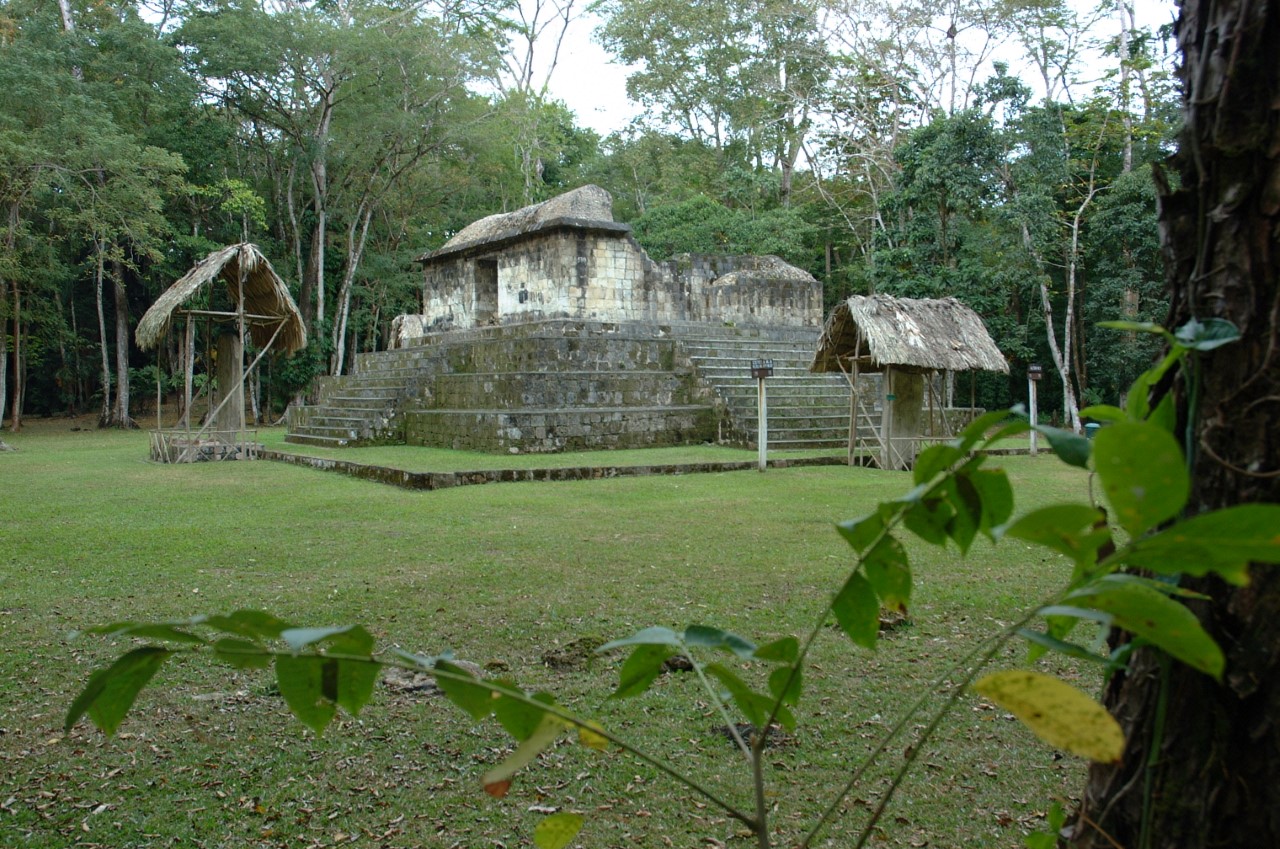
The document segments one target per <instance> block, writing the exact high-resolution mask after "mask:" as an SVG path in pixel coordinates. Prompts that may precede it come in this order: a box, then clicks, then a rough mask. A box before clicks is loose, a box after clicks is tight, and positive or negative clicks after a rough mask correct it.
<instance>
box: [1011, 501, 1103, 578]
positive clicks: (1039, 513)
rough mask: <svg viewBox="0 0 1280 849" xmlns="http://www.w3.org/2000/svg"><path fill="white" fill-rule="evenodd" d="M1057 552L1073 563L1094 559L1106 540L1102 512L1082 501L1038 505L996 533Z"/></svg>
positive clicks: (1093, 561)
mask: <svg viewBox="0 0 1280 849" xmlns="http://www.w3.org/2000/svg"><path fill="white" fill-rule="evenodd" d="M999 535H1002V536H1007V537H1013V538H1014V539H1020V540H1025V541H1026V542H1030V543H1034V544H1036V545H1042V546H1044V547H1046V548H1051V549H1053V550H1054V551H1058V552H1061V553H1062V554H1065V555H1066V556H1067V557H1070V558H1071V559H1072V561H1074V562H1076V563H1083V564H1088V565H1092V564H1094V563H1095V562H1097V555H1098V549H1099V548H1101V547H1102V546H1103V545H1104V544H1105V543H1106V541H1107V540H1108V539H1110V538H1111V532H1110V531H1109V530H1107V527H1106V523H1105V521H1104V518H1103V515H1102V511H1101V510H1098V509H1097V508H1096V507H1089V506H1088V505H1085V504H1055V505H1053V506H1052V507H1041V508H1040V509H1039V510H1032V511H1031V512H1030V513H1028V514H1026V515H1025V516H1022V517H1021V518H1019V519H1018V520H1016V521H1015V522H1014V523H1013V524H1011V525H1006V526H1005V527H1004V528H1003V530H1002V531H1001V532H1000V533H999V534H998V536H999Z"/></svg>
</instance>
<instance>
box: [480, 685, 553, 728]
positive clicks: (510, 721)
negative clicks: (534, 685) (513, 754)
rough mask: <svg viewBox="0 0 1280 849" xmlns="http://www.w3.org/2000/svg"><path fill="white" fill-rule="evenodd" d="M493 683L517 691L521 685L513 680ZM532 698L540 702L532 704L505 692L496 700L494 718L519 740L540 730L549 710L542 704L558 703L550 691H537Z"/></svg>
mask: <svg viewBox="0 0 1280 849" xmlns="http://www.w3.org/2000/svg"><path fill="white" fill-rule="evenodd" d="M493 684H494V686H495V687H501V688H503V689H509V690H513V691H515V692H519V691H520V690H519V687H517V686H516V684H515V683H514V682H511V681H505V680H503V681H495V682H493ZM532 699H533V701H534V702H537V703H538V704H530V703H529V702H528V701H525V700H523V699H517V698H515V697H513V696H508V695H505V694H504V695H500V696H499V697H498V698H497V699H495V700H494V704H493V716H494V718H495V719H497V720H498V722H499V724H501V725H502V727H503V728H505V729H506V731H507V733H508V734H510V735H511V736H512V737H514V738H515V739H516V741H517V742H524V741H525V740H528V739H529V738H530V737H531V736H533V733H534V732H535V731H537V730H538V726H539V725H541V724H542V718H543V717H544V716H546V715H547V710H546V708H545V707H540V705H554V704H555V703H556V700H555V699H554V698H552V697H551V695H550V694H549V693H536V694H535V695H534V696H532Z"/></svg>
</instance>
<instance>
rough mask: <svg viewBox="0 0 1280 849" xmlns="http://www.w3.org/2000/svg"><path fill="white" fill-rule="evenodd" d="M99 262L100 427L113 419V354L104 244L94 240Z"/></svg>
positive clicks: (96, 286)
mask: <svg viewBox="0 0 1280 849" xmlns="http://www.w3.org/2000/svg"><path fill="white" fill-rule="evenodd" d="M94 249H95V251H96V252H97V255H98V256H97V262H96V263H95V265H94V270H93V283H94V296H95V301H96V303H97V307H98V350H99V351H100V352H101V354H102V411H101V412H100V413H99V414H98V427H110V426H111V425H112V424H113V422H112V420H111V354H110V353H109V349H108V347H107V315H106V308H105V307H104V306H103V304H102V282H103V277H105V276H106V275H105V273H104V269H103V259H102V250H103V248H102V245H101V244H99V243H98V242H96V241H95V242H94Z"/></svg>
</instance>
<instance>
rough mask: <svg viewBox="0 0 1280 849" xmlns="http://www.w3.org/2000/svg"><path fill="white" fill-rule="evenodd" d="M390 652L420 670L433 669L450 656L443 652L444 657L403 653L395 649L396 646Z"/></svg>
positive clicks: (401, 650)
mask: <svg viewBox="0 0 1280 849" xmlns="http://www.w3.org/2000/svg"><path fill="white" fill-rule="evenodd" d="M390 651H391V653H392V654H394V655H395V656H396V657H398V658H400V659H401V660H405V661H408V662H409V663H412V664H413V665H414V666H417V667H419V668H422V669H432V668H434V667H435V665H436V663H437V662H438V661H441V660H449V658H450V657H451V656H452V655H450V653H449V652H445V654H444V655H439V656H437V655H426V654H415V653H414V652H411V651H405V650H404V649H402V648H397V647H396V646H392V647H391V649H390Z"/></svg>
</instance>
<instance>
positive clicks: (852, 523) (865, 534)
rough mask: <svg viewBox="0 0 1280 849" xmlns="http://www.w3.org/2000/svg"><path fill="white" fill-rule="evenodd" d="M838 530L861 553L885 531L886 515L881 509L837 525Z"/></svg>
mask: <svg viewBox="0 0 1280 849" xmlns="http://www.w3.org/2000/svg"><path fill="white" fill-rule="evenodd" d="M836 530H837V531H839V532H840V536H842V537H844V539H845V542H847V543H849V545H851V546H852V547H853V550H854V551H856V552H858V553H859V554H861V553H862V552H864V551H866V550H867V547H868V546H870V545H871V544H872V543H873V542H875V541H876V540H877V539H878V538H879V537H880V534H881V532H882V531H884V517H883V516H882V515H881V514H880V512H879V511H877V512H875V513H872V514H871V515H869V516H863V517H862V518H861V519H849V520H848V521H844V522H840V523H838V524H837V525H836Z"/></svg>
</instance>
